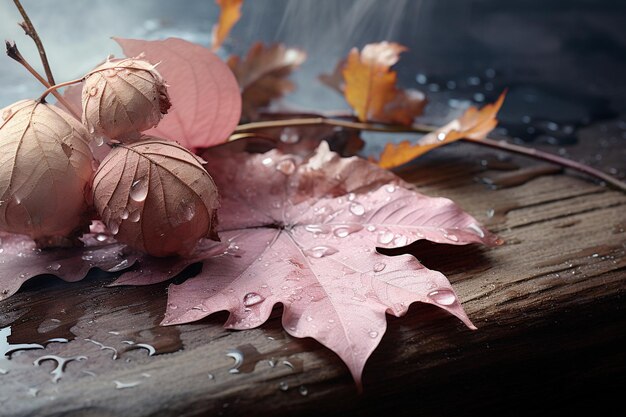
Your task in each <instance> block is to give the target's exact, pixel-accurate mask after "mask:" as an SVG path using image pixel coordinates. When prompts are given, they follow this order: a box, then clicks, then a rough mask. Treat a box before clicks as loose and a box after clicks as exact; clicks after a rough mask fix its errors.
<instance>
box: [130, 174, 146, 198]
mask: <svg viewBox="0 0 626 417" xmlns="http://www.w3.org/2000/svg"><path fill="white" fill-rule="evenodd" d="M147 196H148V182H147V181H146V179H145V178H140V179H138V180H135V181H133V184H132V185H131V187H130V198H132V199H133V200H135V201H138V202H141V201H144V200H145V199H146V197H147Z"/></svg>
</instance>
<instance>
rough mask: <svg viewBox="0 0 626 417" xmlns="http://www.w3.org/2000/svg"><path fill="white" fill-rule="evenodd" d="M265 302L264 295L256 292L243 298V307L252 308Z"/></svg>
mask: <svg viewBox="0 0 626 417" xmlns="http://www.w3.org/2000/svg"><path fill="white" fill-rule="evenodd" d="M263 300H265V298H264V297H263V296H262V295H260V294H257V293H255V292H249V293H248V294H246V295H245V296H244V297H243V305H244V306H246V307H251V306H253V305H257V304H259V303H260V302H262V301H263Z"/></svg>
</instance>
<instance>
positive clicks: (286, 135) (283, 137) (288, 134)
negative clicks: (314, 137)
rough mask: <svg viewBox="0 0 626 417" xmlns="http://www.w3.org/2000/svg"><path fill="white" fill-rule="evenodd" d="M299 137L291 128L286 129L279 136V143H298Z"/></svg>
mask: <svg viewBox="0 0 626 417" xmlns="http://www.w3.org/2000/svg"><path fill="white" fill-rule="evenodd" d="M299 140H300V136H299V135H298V131H297V130H296V129H294V128H293V127H286V128H285V129H284V130H283V131H282V132H281V134H280V141H281V142H283V143H298V141H299Z"/></svg>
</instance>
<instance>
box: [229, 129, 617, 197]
mask: <svg viewBox="0 0 626 417" xmlns="http://www.w3.org/2000/svg"><path fill="white" fill-rule="evenodd" d="M315 125H327V126H337V127H343V128H347V129H358V130H365V131H370V132H387V133H429V132H433V131H435V130H437V127H434V126H428V125H422V124H416V125H412V126H402V125H387V124H380V123H364V122H353V121H347V120H337V119H331V118H326V117H311V118H296V119H286V120H270V121H262V122H254V123H245V124H242V125H239V126H237V128H236V129H235V133H236V134H235V135H232V136H231V138H230V139H229V140H236V139H240V138H241V135H238V134H240V133H243V132H251V131H254V130H260V129H267V128H276V127H293V126H315ZM461 140H463V141H465V142H469V143H473V144H476V145H480V146H486V147H489V148H493V149H498V150H502V151H507V152H512V153H516V154H519V155H524V156H527V157H531V158H534V159H539V160H543V161H547V162H551V163H553V164H557V165H561V166H563V167H566V168H570V169H573V170H576V171H579V172H582V173H584V174H587V175H589V176H591V177H595V178H597V179H600V180H602V181H604V182H605V183H607V184H610V185H612V186H614V187H616V188H617V189H619V190H621V191H624V192H626V183H624V182H622V181H620V180H618V179H617V178H615V177H613V176H611V175H608V174H606V173H604V172H602V171H600V170H598V169H595V168H592V167H590V166H588V165H585V164H583V163H580V162H576V161H572V160H571V159H567V158H563V157H561V156H558V155H554V154H551V153H548V152H544V151H540V150H538V149H534V148H528V147H525V146H519V145H515V144H512V143H508V142H506V141H502V140H494V139H489V138H486V139H470V138H463V139H461Z"/></svg>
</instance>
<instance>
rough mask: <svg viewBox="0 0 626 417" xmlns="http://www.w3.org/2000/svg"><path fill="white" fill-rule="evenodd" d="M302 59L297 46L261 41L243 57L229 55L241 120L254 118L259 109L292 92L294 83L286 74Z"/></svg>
mask: <svg viewBox="0 0 626 417" xmlns="http://www.w3.org/2000/svg"><path fill="white" fill-rule="evenodd" d="M305 59H306V53H305V52H304V51H302V50H300V49H296V48H290V47H287V46H285V45H282V44H274V45H269V46H265V45H263V43H261V42H257V43H255V44H254V45H252V47H251V48H250V50H249V51H248V53H247V55H246V56H245V57H244V58H243V59H242V58H240V57H238V56H231V57H230V58H228V62H227V64H228V66H229V67H230V69H231V70H232V72H233V74H235V78H237V82H238V83H239V87H240V88H241V95H242V102H243V104H242V105H243V109H242V117H243V119H246V120H254V119H256V118H257V116H258V110H259V109H261V108H263V107H267V106H268V105H270V104H271V102H272V101H273V100H276V99H279V98H281V97H282V96H283V95H285V94H286V93H289V92H291V91H293V90H294V88H295V85H294V84H293V82H291V81H290V80H289V75H290V74H291V72H292V71H293V70H295V69H296V68H297V67H299V66H300V65H301V64H302V63H303V62H304V60H305Z"/></svg>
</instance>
